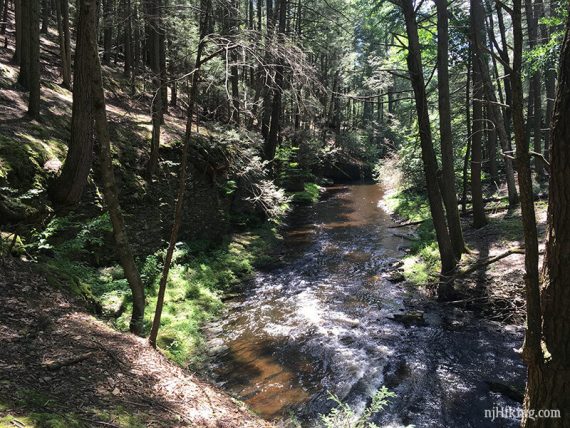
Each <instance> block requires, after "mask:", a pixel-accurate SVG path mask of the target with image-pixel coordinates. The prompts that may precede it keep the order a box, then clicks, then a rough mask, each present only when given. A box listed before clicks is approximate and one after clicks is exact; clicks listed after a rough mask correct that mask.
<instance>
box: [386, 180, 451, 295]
mask: <svg viewBox="0 0 570 428" xmlns="http://www.w3.org/2000/svg"><path fill="white" fill-rule="evenodd" d="M386 204H387V206H388V208H389V209H390V211H391V212H392V213H394V214H395V215H396V216H397V217H398V218H399V219H401V220H402V221H404V222H414V221H424V220H425V221H424V222H423V223H421V224H420V225H419V226H418V229H417V231H416V233H417V235H418V240H417V241H414V243H413V245H412V246H411V248H410V250H411V251H410V253H409V254H408V255H406V256H405V257H404V259H403V262H404V266H403V268H404V277H405V278H406V280H407V281H409V282H410V283H412V284H416V285H423V284H427V283H428V282H431V281H432V280H433V279H434V278H435V277H437V275H438V273H439V271H440V269H441V261H440V259H439V250H438V246H437V242H436V239H435V231H434V229H433V223H432V221H431V215H430V211H429V205H428V202H427V200H426V199H425V196H423V195H420V194H417V193H413V192H409V191H399V192H394V193H393V194H391V195H390V196H388V197H387V198H386Z"/></svg>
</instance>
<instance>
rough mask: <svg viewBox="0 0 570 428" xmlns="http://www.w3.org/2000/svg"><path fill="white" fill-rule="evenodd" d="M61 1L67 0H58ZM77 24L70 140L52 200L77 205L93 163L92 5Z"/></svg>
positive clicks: (52, 191)
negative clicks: (90, 24) (90, 49)
mask: <svg viewBox="0 0 570 428" xmlns="http://www.w3.org/2000/svg"><path fill="white" fill-rule="evenodd" d="M59 1H61V2H62V3H63V2H65V1H66V0H59ZM84 7H85V8H86V10H85V12H82V13H81V12H80V13H79V16H78V24H77V42H76V43H77V44H76V48H75V61H74V63H73V75H74V78H73V103H72V108H71V139H70V141H69V148H68V151H67V156H66V158H65V162H64V164H63V168H62V171H61V174H60V175H59V177H58V178H57V179H56V180H55V182H54V183H53V185H52V186H51V188H50V196H51V199H52V200H53V201H54V202H55V203H56V204H58V205H67V206H69V205H75V204H77V203H78V202H79V201H80V199H81V195H82V193H83V190H84V189H85V185H86V184H87V179H88V177H89V173H90V171H91V166H92V163H93V104H92V98H93V94H92V88H91V73H92V72H93V70H92V67H93V64H92V62H91V58H90V54H89V43H90V40H89V38H90V37H92V35H91V34H90V33H89V31H91V28H90V26H89V19H91V16H90V15H89V13H91V6H90V5H89V4H88V5H85V6H84Z"/></svg>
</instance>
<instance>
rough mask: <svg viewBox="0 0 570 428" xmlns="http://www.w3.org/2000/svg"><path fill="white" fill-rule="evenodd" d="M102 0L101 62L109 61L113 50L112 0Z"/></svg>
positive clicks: (107, 62)
mask: <svg viewBox="0 0 570 428" xmlns="http://www.w3.org/2000/svg"><path fill="white" fill-rule="evenodd" d="M102 1H103V64H106V65H108V64H109V63H110V62H111V51H112V50H113V1H114V0H102Z"/></svg>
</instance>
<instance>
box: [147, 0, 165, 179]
mask: <svg viewBox="0 0 570 428" xmlns="http://www.w3.org/2000/svg"><path fill="white" fill-rule="evenodd" d="M147 13H149V14H150V16H149V17H148V20H149V21H148V27H149V31H150V34H149V35H150V37H151V40H149V41H147V44H148V47H149V49H148V55H149V60H150V66H151V70H152V81H153V85H152V86H153V93H152V105H151V119H152V137H151V142H150V157H149V160H148V164H147V169H146V174H147V179H149V180H151V179H152V178H153V177H154V175H155V174H156V171H157V169H158V160H159V148H160V125H161V123H162V91H161V85H160V81H161V77H160V74H161V67H160V62H161V61H160V30H159V26H160V18H159V14H160V4H159V0H151V1H150V2H149V5H148V8H147Z"/></svg>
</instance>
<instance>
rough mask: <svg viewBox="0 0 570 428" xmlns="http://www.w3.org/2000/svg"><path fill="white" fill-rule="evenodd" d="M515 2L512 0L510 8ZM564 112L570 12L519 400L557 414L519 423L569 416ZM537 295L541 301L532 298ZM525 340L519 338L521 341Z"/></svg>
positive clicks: (568, 176) (568, 151) (569, 191)
mask: <svg viewBox="0 0 570 428" xmlns="http://www.w3.org/2000/svg"><path fill="white" fill-rule="evenodd" d="M517 2H518V1H515V14H516V3H517ZM519 31H520V30H519ZM515 40H516V39H515ZM569 116H570V18H569V19H568V21H567V24H566V35H565V37H564V43H563V46H562V53H561V58H560V72H559V77H558V89H557V92H556V101H555V106H554V115H553V120H552V134H551V147H550V151H551V165H550V187H549V201H548V235H547V242H546V254H545V257H544V264H543V267H542V292H541V296H540V297H539V296H538V290H534V291H533V311H534V313H533V314H532V315H533V317H535V318H538V319H536V320H533V322H535V323H536V329H538V330H537V331H536V334H537V335H538V337H537V338H536V339H535V341H534V346H535V347H536V348H535V349H531V350H529V351H530V352H529V354H530V355H531V356H532V358H530V359H529V360H527V365H528V382H527V387H526V395H525V401H524V406H525V410H530V409H537V410H541V409H557V410H559V411H560V412H561V419H534V420H533V419H531V418H525V419H524V420H523V421H522V426H523V427H524V428H528V427H562V426H564V427H566V426H568V421H569V420H570V334H569V332H570V317H568V308H569V307H570V282H569V280H568V278H570V263H569V260H568V257H569V255H570V211H569V210H568V206H567V204H568V201H569V200H570V144H569V142H570V122H569V121H568V117H569ZM537 288H538V287H537ZM538 299H540V300H541V301H540V302H537V300H538ZM530 315H531V314H529V316H530ZM541 323H542V332H541V331H540V327H541ZM541 338H542V343H541V342H540V339H541ZM526 345H527V343H526V342H525V347H526ZM529 345H530V343H529Z"/></svg>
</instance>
